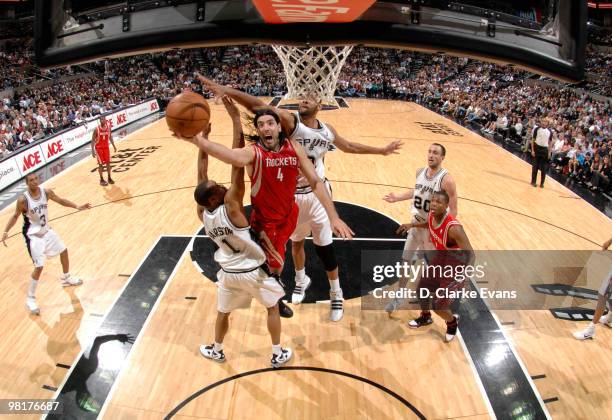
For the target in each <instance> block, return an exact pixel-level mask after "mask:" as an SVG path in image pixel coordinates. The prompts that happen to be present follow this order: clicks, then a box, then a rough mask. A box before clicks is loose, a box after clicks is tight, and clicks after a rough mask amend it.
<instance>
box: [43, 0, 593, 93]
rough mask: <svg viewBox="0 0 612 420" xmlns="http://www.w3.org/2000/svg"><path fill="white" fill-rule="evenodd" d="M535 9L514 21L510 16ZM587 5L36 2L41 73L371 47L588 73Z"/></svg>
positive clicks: (545, 0) (563, 0)
mask: <svg viewBox="0 0 612 420" xmlns="http://www.w3.org/2000/svg"><path fill="white" fill-rule="evenodd" d="M516 10H534V11H535V12H534V13H532V14H531V15H529V14H522V15H520V16H517V14H516V13H513V11H516ZM586 24H587V2H585V1H576V0H539V1H524V0H518V1H497V0H489V1H474V0H463V2H454V1H449V0H447V1H440V0H396V1H380V0H378V1H375V0H252V1H251V0H249V1H238V0H223V1H214V0H211V1H206V0H199V1H186V0H141V1H137V0H128V1H101V0H87V1H85V0H36V3H35V49H36V59H37V62H38V64H39V65H40V66H41V67H57V66H63V65H68V64H76V63H83V62H88V61H93V60H97V59H102V58H109V57H117V56H125V55H132V54H141V53H144V52H153V51H162V50H168V49H172V48H190V47H198V46H200V47H207V46H219V45H236V44H252V43H262V44H285V45H294V46H308V45H366V46H374V47H388V48H401V49H411V50H417V51H431V52H443V53H446V54H450V55H456V56H469V57H474V58H478V59H482V60H486V61H492V62H496V63H500V64H507V65H515V66H519V67H522V68H525V69H528V70H530V71H534V72H536V73H540V74H543V75H547V76H550V77H554V78H557V79H560V80H564V81H571V82H575V81H578V80H581V79H582V78H583V77H584V56H585V48H586V36H587V27H586Z"/></svg>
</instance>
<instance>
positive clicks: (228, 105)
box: [221, 95, 240, 119]
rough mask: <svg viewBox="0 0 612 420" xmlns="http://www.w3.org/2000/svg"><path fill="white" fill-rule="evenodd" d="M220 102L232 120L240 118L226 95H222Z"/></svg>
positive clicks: (230, 99)
mask: <svg viewBox="0 0 612 420" xmlns="http://www.w3.org/2000/svg"><path fill="white" fill-rule="evenodd" d="M221 100H222V101H223V105H225V109H226V110H227V113H228V114H229V116H230V117H232V119H234V118H240V111H239V110H238V107H237V106H236V104H235V103H234V101H233V100H232V98H230V97H229V96H227V95H223V97H221Z"/></svg>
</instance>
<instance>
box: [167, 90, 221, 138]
mask: <svg viewBox="0 0 612 420" xmlns="http://www.w3.org/2000/svg"><path fill="white" fill-rule="evenodd" d="M209 120H210V107H209V106H208V102H206V99H204V97H203V96H202V95H199V94H197V93H195V92H183V93H180V94H178V95H176V96H175V97H174V98H172V100H171V101H170V103H169V104H168V107H167V108H166V123H168V128H169V129H170V131H172V132H173V133H176V134H177V135H180V136H182V137H193V136H195V135H196V134H198V133H201V132H202V130H204V127H206V126H207V125H208V121H209Z"/></svg>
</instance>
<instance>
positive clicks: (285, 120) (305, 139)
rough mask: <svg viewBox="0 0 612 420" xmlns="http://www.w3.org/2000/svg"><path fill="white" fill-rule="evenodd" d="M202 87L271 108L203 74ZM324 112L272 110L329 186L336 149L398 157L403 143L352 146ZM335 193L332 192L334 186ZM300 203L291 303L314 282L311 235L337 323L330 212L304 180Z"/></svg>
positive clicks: (312, 104)
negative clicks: (328, 159) (309, 271)
mask: <svg viewBox="0 0 612 420" xmlns="http://www.w3.org/2000/svg"><path fill="white" fill-rule="evenodd" d="M199 79H200V81H201V82H202V84H203V85H204V86H205V87H206V88H207V89H209V90H210V91H211V92H213V93H214V94H215V95H217V96H223V95H228V96H231V97H232V98H233V99H235V100H236V101H238V102H239V103H240V104H241V105H243V106H245V107H246V108H247V109H249V110H250V111H252V112H254V111H255V110H256V109H259V108H262V107H267V104H266V103H265V102H263V101H262V100H261V99H259V98H257V97H254V96H251V95H248V94H246V93H244V92H241V91H239V90H236V89H231V88H229V87H225V86H221V85H219V84H217V83H215V82H213V81H211V80H209V79H206V78H205V77H202V76H199ZM320 109H321V101H320V100H318V99H317V98H316V97H314V96H312V97H302V98H300V100H299V104H298V114H297V115H295V114H293V113H291V112H289V111H287V110H285V109H282V108H274V110H275V112H277V113H278V115H279V117H280V119H281V124H282V128H283V131H284V132H285V133H286V134H287V135H288V136H289V137H290V138H291V139H293V140H295V141H297V142H299V143H300V144H301V145H302V147H303V148H304V151H305V152H306V154H307V156H308V157H309V158H310V159H311V160H312V161H313V163H314V165H315V170H316V172H317V175H318V176H319V177H320V178H321V180H323V181H325V184H326V185H327V187H328V188H330V187H329V182H327V180H326V178H325V166H324V164H323V161H324V158H325V153H327V151H328V150H330V149H333V148H338V149H340V150H342V151H343V152H346V153H360V154H380V155H384V156H387V155H390V154H394V153H398V150H399V149H400V148H401V146H402V143H401V142H400V141H394V142H391V143H389V144H387V145H386V146H384V147H373V146H368V145H365V144H360V143H356V142H351V141H348V140H346V139H345V138H343V137H342V136H340V135H339V134H338V132H337V131H336V130H335V129H334V128H333V127H332V126H331V125H330V124H324V123H323V122H321V121H319V120H318V119H317V113H318V112H319V110H320ZM330 192H331V188H330ZM296 202H297V204H298V207H299V216H298V222H297V227H296V229H295V231H294V233H293V235H292V236H291V244H292V248H291V252H292V255H293V263H294V266H295V272H296V274H295V289H294V292H293V295H292V299H291V300H292V303H294V304H299V303H301V302H302V301H303V300H304V297H305V294H306V289H308V287H309V286H310V284H311V280H310V278H309V277H308V276H307V275H306V269H305V261H306V255H305V252H304V240H305V238H306V236H308V235H309V234H310V233H311V232H312V237H313V243H314V246H315V250H316V252H317V255H318V257H319V259H320V260H321V261H322V263H323V266H324V268H325V271H326V272H327V277H328V280H329V284H330V308H331V310H330V319H331V320H332V321H339V320H340V319H341V318H342V316H343V313H344V311H343V300H344V298H343V295H342V289H341V288H340V280H339V275H338V264H337V262H336V255H335V252H334V248H333V246H332V242H333V240H332V230H331V226H330V221H329V218H328V217H327V214H326V212H325V210H324V208H323V206H322V205H321V203H320V202H319V200H318V199H317V198H316V196H315V194H314V193H313V192H312V190H311V189H310V187H309V186H308V183H307V181H306V180H305V179H304V178H303V177H301V178H300V179H299V180H298V188H297V190H296Z"/></svg>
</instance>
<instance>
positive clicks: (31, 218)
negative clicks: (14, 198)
mask: <svg viewBox="0 0 612 420" xmlns="http://www.w3.org/2000/svg"><path fill="white" fill-rule="evenodd" d="M38 190H39V191H40V196H39V197H38V198H37V199H34V198H33V197H32V196H31V195H30V193H29V192H28V191H26V192H24V193H23V195H24V196H25V198H26V202H27V204H28V209H27V211H26V212H25V213H24V214H23V233H24V234H25V235H28V236H44V234H45V233H47V231H48V230H49V228H48V227H47V220H48V217H49V214H48V212H47V194H46V193H45V189H44V188H38Z"/></svg>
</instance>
